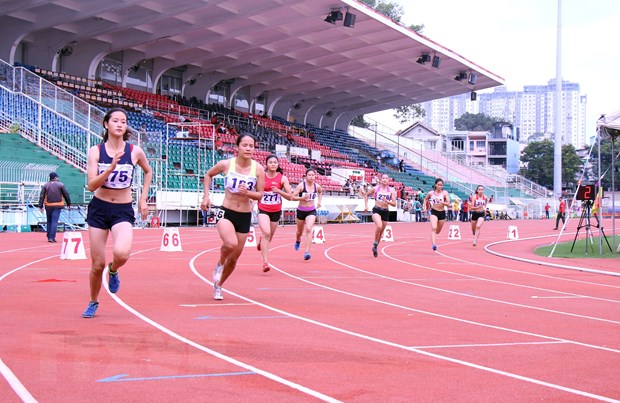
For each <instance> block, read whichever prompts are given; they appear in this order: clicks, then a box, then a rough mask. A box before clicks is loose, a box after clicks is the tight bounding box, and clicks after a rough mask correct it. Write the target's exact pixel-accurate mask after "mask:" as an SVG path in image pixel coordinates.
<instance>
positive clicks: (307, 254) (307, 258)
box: [304, 252, 312, 260]
mask: <svg viewBox="0 0 620 403" xmlns="http://www.w3.org/2000/svg"><path fill="white" fill-rule="evenodd" d="M311 257H312V256H310V254H309V253H308V252H306V253H304V260H310V258H311Z"/></svg>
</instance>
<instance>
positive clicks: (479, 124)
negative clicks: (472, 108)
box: [454, 113, 500, 132]
mask: <svg viewBox="0 0 620 403" xmlns="http://www.w3.org/2000/svg"><path fill="white" fill-rule="evenodd" d="M499 121H500V120H499V119H497V118H494V117H491V116H488V115H485V114H484V113H465V114H464V115H462V116H461V117H460V118H456V119H454V128H455V129H456V130H468V131H471V132H484V131H490V130H491V129H492V128H493V124H495V123H497V122H499Z"/></svg>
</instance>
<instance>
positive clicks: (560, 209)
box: [554, 196, 566, 230]
mask: <svg viewBox="0 0 620 403" xmlns="http://www.w3.org/2000/svg"><path fill="white" fill-rule="evenodd" d="M558 200H559V201H560V205H559V206H558V215H557V216H556V218H555V228H554V230H557V229H558V225H559V224H560V220H562V226H564V224H565V222H566V218H565V215H566V201H564V199H563V198H562V196H560V198H559V199H558Z"/></svg>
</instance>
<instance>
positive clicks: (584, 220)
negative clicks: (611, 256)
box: [570, 200, 612, 255]
mask: <svg viewBox="0 0 620 403" xmlns="http://www.w3.org/2000/svg"><path fill="white" fill-rule="evenodd" d="M591 215H592V200H584V201H583V202H582V203H581V218H580V219H579V225H578V226H577V233H576V234H575V239H574V240H573V246H572V247H571V248H570V251H571V253H572V252H573V249H574V248H575V242H577V237H578V236H579V231H580V230H581V229H582V228H585V230H586V255H587V254H588V244H589V245H590V246H591V247H592V253H594V239H593V238H594V237H593V234H592V230H591V229H590V227H591V225H590V217H591ZM594 227H595V228H600V229H601V233H602V234H603V237H604V238H605V242H606V243H607V246H608V247H609V251H610V252H612V250H611V245H609V241H608V240H607V235H605V231H603V227H601V223H600V222H599V221H598V218H596V225H595V226H594Z"/></svg>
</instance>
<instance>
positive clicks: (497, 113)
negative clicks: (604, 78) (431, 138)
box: [422, 80, 588, 148]
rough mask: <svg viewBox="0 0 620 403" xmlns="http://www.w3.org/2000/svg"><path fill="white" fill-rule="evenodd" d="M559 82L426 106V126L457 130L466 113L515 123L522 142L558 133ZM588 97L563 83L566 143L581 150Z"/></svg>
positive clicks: (573, 85) (459, 97) (458, 97)
mask: <svg viewBox="0 0 620 403" xmlns="http://www.w3.org/2000/svg"><path fill="white" fill-rule="evenodd" d="M554 100H555V80H549V82H548V83H547V85H528V86H525V87H524V89H523V91H508V90H507V89H506V88H505V87H497V88H495V89H494V91H493V92H491V93H486V94H478V100H477V101H471V100H470V94H469V93H466V94H461V95H456V96H453V97H449V98H443V99H438V100H434V101H430V102H424V103H423V104H422V106H423V108H424V109H425V111H426V116H425V117H424V119H423V120H422V121H423V122H424V123H425V124H426V125H428V126H430V127H433V128H435V129H436V130H437V131H439V132H440V133H445V132H449V131H452V130H455V127H454V119H456V118H459V117H460V116H462V115H463V114H465V113H466V112H468V113H484V114H486V115H488V116H493V117H496V118H499V119H500V120H503V121H507V122H511V123H512V124H513V125H514V126H516V127H519V128H520V133H521V141H523V142H525V141H527V140H528V138H529V137H530V136H532V135H534V134H544V133H554V132H555V127H554V126H555V106H554ZM586 106H587V96H586V95H582V94H580V88H579V84H577V83H571V82H568V81H563V83H562V115H563V118H562V120H561V121H562V127H561V132H562V134H563V143H564V144H572V145H573V146H575V148H581V147H583V146H584V145H586V144H587V142H588V139H587V137H586V124H585V120H586Z"/></svg>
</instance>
